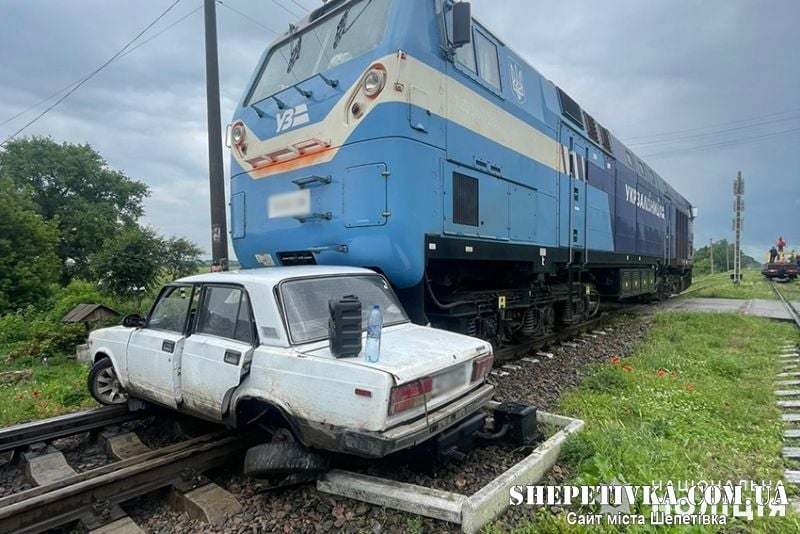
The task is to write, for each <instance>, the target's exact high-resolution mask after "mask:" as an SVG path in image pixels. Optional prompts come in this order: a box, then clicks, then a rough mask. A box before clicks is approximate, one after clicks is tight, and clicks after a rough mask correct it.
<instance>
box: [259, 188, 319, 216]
mask: <svg viewBox="0 0 800 534" xmlns="http://www.w3.org/2000/svg"><path fill="white" fill-rule="evenodd" d="M267 213H268V216H269V218H270V219H275V218H278V217H302V216H304V215H310V214H311V190H310V189H301V190H300V191H292V192H291V193H281V194H278V195H270V197H269V200H268V201H267Z"/></svg>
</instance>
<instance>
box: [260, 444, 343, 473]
mask: <svg viewBox="0 0 800 534" xmlns="http://www.w3.org/2000/svg"><path fill="white" fill-rule="evenodd" d="M327 468H328V458H327V457H326V456H324V455H322V454H320V453H317V452H314V451H311V450H309V449H307V448H305V447H304V446H303V445H301V444H299V443H295V442H291V441H287V442H273V443H262V444H261V445H255V446H253V447H250V448H249V449H248V450H247V454H245V457H244V474H245V476H248V477H251V478H273V477H283V476H288V475H294V474H297V473H319V472H322V471H325V470H326V469H327Z"/></svg>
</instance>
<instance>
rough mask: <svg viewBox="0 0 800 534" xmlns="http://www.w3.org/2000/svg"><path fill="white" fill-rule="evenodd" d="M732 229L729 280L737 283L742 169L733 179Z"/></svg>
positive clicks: (740, 257) (740, 250) (742, 190)
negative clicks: (731, 262) (733, 240)
mask: <svg viewBox="0 0 800 534" xmlns="http://www.w3.org/2000/svg"><path fill="white" fill-rule="evenodd" d="M733 195H734V199H733V214H734V217H733V231H734V232H735V234H736V241H735V242H734V245H733V247H734V248H733V274H732V275H731V280H733V283H734V284H738V283H739V282H740V281H741V279H742V228H743V224H744V218H742V212H743V211H744V178H742V171H739V174H738V175H737V176H736V179H735V180H734V181H733Z"/></svg>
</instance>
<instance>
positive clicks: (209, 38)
mask: <svg viewBox="0 0 800 534" xmlns="http://www.w3.org/2000/svg"><path fill="white" fill-rule="evenodd" d="M204 8H205V9H204V13H205V30H206V31H205V35H206V106H207V110H208V181H209V186H210V189H211V256H212V260H213V262H214V263H216V264H219V265H220V266H221V268H222V270H225V271H227V270H228V225H227V220H226V217H227V216H226V213H225V171H224V169H223V167H222V126H221V125H220V114H221V113H220V105H219V65H218V60H217V12H216V6H215V0H204Z"/></svg>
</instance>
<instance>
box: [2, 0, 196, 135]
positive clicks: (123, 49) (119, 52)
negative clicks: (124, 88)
mask: <svg viewBox="0 0 800 534" xmlns="http://www.w3.org/2000/svg"><path fill="white" fill-rule="evenodd" d="M180 1H181V0H175V2H173V3H172V4H171V5H170V6H169V7H168V8H167V9H165V10H164V11H163V12H162V13H161V14H160V15H159V16H158V17H156V18H155V20H153V21H152V22H151V23H150V24H148V25H147V26H146V27H145V28H144V29H143V30H142V31H141V32H139V33H138V34H137V35H136V37H134V38H133V39H132V40H131V41H129V42H128V44H126V45H125V46H123V47H122V48H121V49H120V50H119V51H118V52H117V53H116V54H114V55H113V56H111V58H110V59H109V60H108V61H106V62H105V63H103V64H102V65H100V66H99V67H98V68H96V69H95V70H94V71H92V72H91V73H89V74H88V75H87V76H84V77H83V78H82V79H81V80H80V81H79V82H77V83H76V84H74V85H73V86H72V88H71V89H70V90H69V91H67V93H66V94H64V95H63V96H62V97H61V98H59V99H58V100H56V101H55V102H54V103H53V104H52V105H50V106H49V107H47V108H46V109H45V110H44V111H42V112H41V113H40V114H39V115H37V116H36V117H34V118H33V119H32V120H30V121H28V123H27V124H25V125H24V126H23V127H22V128H20V129H18V130H17V131H15V132H14V133H13V134H11V135H10V136H8V137H7V138H6V139H5V140H4V141H3V142H2V143H0V147H2V146H5V145H6V144H7V143H8V142H9V141H11V140H12V139H14V138H15V137H16V136H17V135H19V134H20V133H22V132H23V131H24V130H25V129H27V128H28V127H29V126H31V125H32V124H34V123H35V122H36V121H38V120H39V119H41V118H42V117H44V116H45V115H46V114H47V113H49V112H50V111H51V110H52V109H53V108H55V107H56V106H58V105H59V104H60V103H61V102H63V101H64V100H66V99H67V98H69V96H70V95H72V94H73V93H74V92H75V91H77V90H78V89H79V88H80V87H81V86H82V85H83V84H84V83H86V82H88V81H89V80H90V79H92V78H93V77H94V76H95V75H97V74H98V73H99V72H100V71H101V70H103V69H104V68H106V67H107V66H108V65H110V64H111V63H112V62H113V61H114V60H115V59H117V58H119V57H120V56H121V55H122V54H123V53H124V52H125V51H126V50H127V49H128V48H130V46H131V45H132V44H133V43H135V42H136V41H138V40H139V38H140V37H141V36H142V35H144V34H145V33H146V32H147V31H148V30H149V29H150V28H152V27H153V26H154V25H155V24H156V23H157V22H158V21H159V20H161V19H162V18H164V17H165V16H166V15H167V13H169V12H170V11H172V9H173V8H174V7H175V6H177V5H178V3H179V2H180Z"/></svg>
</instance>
